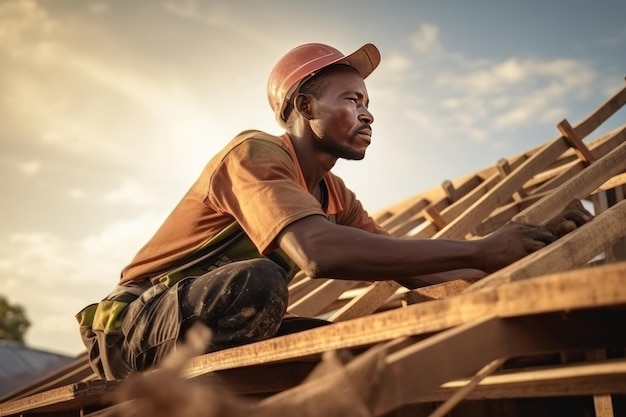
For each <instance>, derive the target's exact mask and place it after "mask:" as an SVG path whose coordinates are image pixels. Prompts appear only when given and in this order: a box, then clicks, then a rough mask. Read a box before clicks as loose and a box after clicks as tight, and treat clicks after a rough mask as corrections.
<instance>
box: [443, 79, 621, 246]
mask: <svg viewBox="0 0 626 417" xmlns="http://www.w3.org/2000/svg"><path fill="white" fill-rule="evenodd" d="M625 102H626V88H624V89H622V90H621V91H620V92H618V93H617V94H616V95H615V96H614V97H612V98H611V99H610V100H609V101H607V102H606V103H604V104H603V105H602V106H601V107H600V108H599V109H598V110H596V111H595V112H594V113H592V114H591V115H590V116H588V117H587V118H586V119H585V120H583V121H582V122H581V123H579V124H578V126H577V127H576V128H574V132H575V133H576V135H577V136H578V137H579V138H585V137H586V136H587V135H588V134H589V133H591V132H592V131H593V130H595V129H596V128H597V127H598V126H600V125H601V124H602V123H603V122H604V121H605V120H606V119H608V118H609V117H610V116H612V115H613V114H614V113H615V112H616V111H617V110H619V108H620V107H622V106H623V105H624V103H625ZM568 147H569V144H568V143H567V140H566V139H565V138H564V137H563V136H560V137H558V138H556V139H554V140H553V141H551V142H549V143H548V144H546V145H545V146H544V147H543V148H542V149H541V150H540V151H539V152H537V153H535V154H534V155H532V156H531V157H530V158H528V160H526V161H525V162H524V163H523V164H522V165H521V166H520V167H518V168H517V169H516V170H515V171H514V172H513V173H512V174H511V175H509V176H507V178H505V179H504V180H502V181H501V182H500V183H499V184H498V185H497V186H496V187H494V189H492V190H491V191H490V192H489V193H488V194H487V195H485V196H483V197H482V198H481V199H480V200H478V201H477V202H476V203H474V204H473V205H472V207H471V209H470V210H468V212H467V214H466V215H464V216H462V217H459V218H457V219H456V220H455V221H453V222H451V223H450V224H449V225H448V226H447V227H446V228H444V229H443V230H441V231H440V232H438V233H437V234H436V235H435V237H445V238H457V239H461V238H463V237H464V236H465V235H466V234H467V233H469V232H471V231H472V229H474V228H475V227H476V226H478V224H479V223H480V222H481V221H482V220H483V219H484V218H485V217H487V216H488V215H489V214H490V213H491V212H492V211H493V210H494V209H496V208H497V207H499V206H500V205H502V204H503V203H504V202H506V200H507V199H509V198H510V197H511V195H512V194H513V193H514V192H515V190H517V189H519V188H521V187H522V186H523V185H524V183H525V182H526V181H527V180H529V179H530V178H531V177H532V176H533V175H534V174H536V173H538V172H540V171H543V170H544V169H546V167H548V166H549V164H550V163H551V162H553V161H555V160H556V159H557V157H558V156H559V155H561V154H563V152H565V151H566V150H567V149H568Z"/></svg>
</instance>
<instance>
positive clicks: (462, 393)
mask: <svg viewBox="0 0 626 417" xmlns="http://www.w3.org/2000/svg"><path fill="white" fill-rule="evenodd" d="M504 362H505V359H496V360H494V361H492V362H491V363H489V364H487V365H486V366H485V367H483V368H482V369H481V370H480V371H478V372H477V373H476V375H474V377H473V378H472V379H471V380H470V381H468V383H467V384H465V385H464V386H462V387H461V388H460V389H459V390H458V391H457V392H455V393H454V394H452V396H451V397H450V398H448V399H447V400H446V401H445V402H444V403H443V404H441V405H440V406H439V407H437V409H436V410H435V411H434V412H433V413H432V414H431V415H430V417H444V416H445V415H446V414H448V412H450V411H451V410H452V409H453V408H454V407H455V406H456V405H457V404H458V403H460V402H461V401H462V400H463V399H465V398H466V397H467V396H468V395H469V394H470V393H471V392H472V391H473V390H474V389H475V388H476V386H477V385H478V384H479V383H480V382H481V381H482V380H483V379H485V377H487V376H489V375H491V374H492V373H494V372H495V371H496V370H497V369H498V368H500V367H501V366H502V364H503V363H504Z"/></svg>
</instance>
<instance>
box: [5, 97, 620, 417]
mask: <svg viewBox="0 0 626 417" xmlns="http://www.w3.org/2000/svg"><path fill="white" fill-rule="evenodd" d="M625 103H626V88H623V89H621V90H620V91H618V92H616V93H615V94H614V96H613V97H611V98H610V99H609V100H607V101H606V102H605V103H600V105H599V106H598V107H597V108H596V109H589V110H590V111H589V114H588V116H587V117H586V118H584V119H583V120H580V121H568V120H567V119H565V120H562V121H558V120H556V121H555V126H556V128H557V129H558V132H559V134H558V135H557V136H556V137H555V138H547V139H546V140H545V141H544V143H543V145H542V146H539V147H536V148H534V149H528V150H527V151H526V152H524V153H523V154H519V155H510V156H503V158H502V159H500V160H499V161H496V162H495V163H494V164H493V165H492V166H489V167H486V168H484V169H482V170H479V171H477V172H473V173H468V175H466V176H464V177H462V178H456V179H441V180H442V182H441V183H440V185H437V186H435V187H433V188H432V189H429V190H426V191H424V192H420V193H417V194H415V195H412V196H409V197H408V198H407V199H405V200H404V201H401V202H399V203H397V204H394V205H392V206H390V207H388V208H386V209H385V210H382V211H381V212H379V213H376V214H375V219H376V221H377V222H378V223H379V224H380V225H381V226H383V227H384V228H385V229H387V230H388V231H389V232H390V233H391V235H392V236H395V237H403V238H406V239H439V238H451V239H472V238H476V237H481V236H485V235H488V234H489V233H491V232H492V231H494V230H496V229H497V228H499V227H500V226H502V225H504V224H505V223H507V222H510V221H518V222H528V223H536V224H541V223H542V222H545V221H547V220H548V219H550V218H551V217H553V216H554V215H555V214H557V213H559V212H560V211H561V210H563V209H564V208H565V207H566V206H567V204H569V203H570V202H571V201H572V200H574V199H579V200H581V201H582V202H583V203H584V205H585V206H586V207H589V208H590V211H592V212H593V214H594V216H595V217H594V219H593V220H592V221H590V222H589V223H587V224H585V225H583V226H582V227H579V228H577V229H576V230H574V231H573V232H571V233H569V234H567V235H566V236H564V237H562V238H561V239H559V240H557V241H556V242H554V243H552V244H550V245H548V246H546V247H545V248H543V249H541V250H539V251H537V252H535V253H533V254H531V255H529V256H527V257H525V258H523V259H521V260H519V261H517V262H515V263H514V264H512V265H510V266H508V267H506V268H504V269H501V270H499V271H497V272H495V273H492V274H490V275H488V276H487V277H486V278H483V279H480V280H478V281H476V280H473V279H463V277H459V279H458V280H455V281H450V282H447V283H444V284H438V285H432V286H427V287H423V288H420V289H417V290H408V289H406V288H404V287H402V286H400V285H399V284H397V283H395V282H394V281H379V282H366V281H360V280H353V281H349V280H331V279H311V278H309V277H307V276H304V275H303V274H299V275H297V276H296V277H295V279H294V280H293V281H292V282H291V284H290V287H289V296H290V302H289V308H288V311H289V312H290V313H293V314H295V315H298V316H306V317H321V318H325V319H327V320H329V321H331V322H333V324H331V325H328V326H323V327H320V328H316V329H311V330H305V331H302V332H298V333H294V334H290V335H286V336H281V337H276V338H272V339H269V340H265V341H262V342H257V343H252V344H248V345H244V346H240V347H235V348H230V349H226V350H221V351H217V352H213V353H209V354H198V352H197V350H196V348H195V346H194V343H193V340H191V341H190V342H189V344H188V345H184V346H181V347H180V349H178V350H177V351H176V352H175V354H174V356H172V357H171V358H169V359H170V360H169V361H166V363H165V364H163V366H162V367H161V368H159V369H156V370H152V371H148V372H146V373H144V374H142V375H139V376H137V377H133V378H129V379H126V380H117V381H103V380H100V379H98V378H96V376H95V374H94V373H93V371H92V369H91V367H90V365H89V363H88V358H87V355H86V354H85V355H81V356H79V357H78V358H76V360H75V361H74V362H72V363H71V364H70V365H68V366H65V367H64V368H62V369H61V370H60V371H56V372H54V373H52V374H49V375H48V376H46V377H45V378H43V379H41V380H39V381H37V382H36V383H34V384H32V385H29V386H26V387H24V388H21V389H19V390H17V391H14V392H12V393H10V394H9V395H6V396H5V397H4V398H1V399H0V416H7V417H9V416H25V417H26V416H94V417H95V416H134V415H137V416H139V415H152V416H189V417H191V416H246V417H252V416H292V415H294V416H295V415H297V416H307V417H308V416H311V417H312V416H343V417H353V416H354V417H365V416H389V417H404V416H407V417H408V416H419V417H421V416H431V417H438V416H453V417H466V416H488V417H492V416H493V417H496V416H507V417H517V416H520V417H521V416H534V417H549V416H550V417H551V416H564V415H567V416H570V417H588V416H596V417H612V416H625V415H626V395H625V394H626V358H625V353H626V334H625V333H624V331H623V329H624V328H625V327H626V285H624V283H626V239H625V237H626V202H625V201H624V196H625V195H626V140H625V139H626V124H624V120H626V118H625V117H624V113H623V111H621V112H620V109H621V108H622V107H623V106H624V104H625ZM608 120H611V121H612V122H615V120H618V125H621V126H620V127H618V128H617V129H613V130H611V131H609V132H605V133H602V134H600V135H598V134H596V133H595V132H596V131H598V130H599V128H601V127H602V126H603V125H604V124H605V123H606V122H607V121H608ZM620 120H621V122H620ZM416 191H418V190H416ZM204 333H206V332H205V331H203V330H202V329H199V330H198V332H197V334H196V337H197V338H198V339H200V340H202V339H203V338H207V337H210V335H207V334H204Z"/></svg>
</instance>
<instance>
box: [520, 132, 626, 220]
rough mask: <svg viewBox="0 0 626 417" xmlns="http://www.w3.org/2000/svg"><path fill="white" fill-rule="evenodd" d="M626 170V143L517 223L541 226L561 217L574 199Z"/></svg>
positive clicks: (580, 174) (569, 181) (566, 183)
mask: <svg viewBox="0 0 626 417" xmlns="http://www.w3.org/2000/svg"><path fill="white" fill-rule="evenodd" d="M624 171H626V142H624V143H622V144H621V145H619V146H618V147H616V148H615V149H613V150H612V151H611V152H609V153H608V154H606V155H605V156H603V157H602V158H600V159H599V160H597V161H596V162H595V163H593V164H591V165H590V166H588V167H587V168H586V169H585V170H583V171H581V172H580V173H579V174H578V175H576V176H574V177H572V178H570V179H569V180H568V181H566V182H565V183H564V184H562V185H560V186H559V187H558V188H557V189H556V190H554V191H553V192H552V193H551V194H550V195H549V196H547V197H545V198H543V199H542V200H541V201H540V202H538V203H537V204H535V205H533V206H531V207H529V208H528V209H526V210H524V211H523V212H521V213H520V214H518V215H517V216H515V217H514V218H513V220H514V221H519V222H526V223H534V224H539V223H541V222H543V221H545V220H546V219H550V218H552V217H553V216H555V215H557V214H558V213H559V212H560V211H561V210H563V208H564V207H565V206H566V205H567V204H568V203H569V202H570V201H571V200H573V199H575V198H578V199H582V198H585V197H587V196H588V195H589V194H591V193H592V192H593V191H594V190H595V189H597V188H598V187H599V186H601V185H602V184H603V183H604V182H606V181H608V180H609V179H610V178H612V177H613V176H615V175H618V174H621V173H623V172H624Z"/></svg>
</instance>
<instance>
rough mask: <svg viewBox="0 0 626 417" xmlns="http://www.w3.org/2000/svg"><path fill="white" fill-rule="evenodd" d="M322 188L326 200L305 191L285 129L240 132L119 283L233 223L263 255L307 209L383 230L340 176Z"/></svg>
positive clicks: (164, 264) (168, 264) (168, 263)
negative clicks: (282, 132) (276, 133)
mask: <svg viewBox="0 0 626 417" xmlns="http://www.w3.org/2000/svg"><path fill="white" fill-rule="evenodd" d="M322 188H325V190H326V199H325V201H324V203H325V204H324V205H322V204H321V203H320V202H319V201H317V199H316V198H315V197H314V196H313V195H312V194H311V193H309V191H308V190H307V187H306V184H305V182H304V177H303V175H302V171H301V169H300V164H299V163H298V159H297V157H296V153H295V151H294V149H293V145H292V144H291V140H290V139H289V137H288V136H287V135H286V134H285V135H283V136H281V137H277V136H272V135H269V134H266V133H263V132H260V131H246V132H242V133H241V134H239V135H238V136H237V137H235V138H234V139H233V140H232V141H231V142H230V143H229V144H228V145H227V146H226V147H225V148H224V149H223V150H222V151H221V152H220V153H218V154H217V155H216V156H215V157H213V158H212V159H211V160H210V161H209V163H208V164H207V165H206V167H205V168H204V170H203V171H202V173H201V174H200V177H199V178H198V180H197V181H196V182H195V183H194V184H193V185H192V186H191V189H190V190H189V191H188V192H187V194H186V195H185V196H184V197H183V198H182V200H181V201H180V202H179V203H178V205H177V206H176V207H175V208H174V210H173V211H172V212H171V213H170V215H169V216H168V217H167V219H166V220H165V222H164V223H163V224H162V225H161V227H160V228H159V229H158V230H157V232H156V233H155V235H154V236H153V237H152V238H151V239H150V240H149V241H148V243H146V245H145V246H144V247H143V248H142V249H141V250H140V251H139V252H138V253H137V255H136V256H135V258H134V259H133V260H132V262H131V263H130V264H129V265H128V266H126V268H124V269H123V271H122V274H121V282H128V281H134V280H143V279H150V278H153V277H156V276H158V275H161V274H163V273H166V272H167V271H169V270H171V269H172V268H174V267H175V266H176V265H177V262H180V260H181V259H183V258H185V257H187V256H188V255H189V254H191V253H193V252H194V250H196V249H197V248H198V247H200V246H201V245H202V244H203V243H204V242H206V241H207V240H209V239H211V238H212V237H213V236H215V235H217V234H218V233H219V232H220V231H222V230H223V229H224V228H226V227H227V226H229V225H230V224H232V223H233V222H237V223H239V225H240V226H241V228H242V229H243V231H244V232H245V234H246V235H247V237H248V238H249V239H250V240H251V241H252V243H253V244H254V246H255V247H256V249H257V250H258V252H259V256H261V255H267V254H268V253H269V252H271V251H273V250H274V249H276V244H275V239H276V237H277V236H278V234H279V233H280V232H281V230H282V229H283V228H284V227H286V226H287V225H289V224H291V223H292V222H294V221H296V220H299V219H302V218H304V217H307V216H310V215H323V216H325V217H326V218H329V217H330V216H333V217H334V221H335V223H337V224H342V225H346V226H352V227H356V228H359V229H363V230H367V231H370V232H372V233H377V234H386V232H385V231H384V229H382V228H381V227H379V226H378V225H377V224H376V223H375V222H374V220H373V219H372V218H371V217H370V216H369V215H368V213H367V212H366V211H365V210H364V209H363V207H362V205H361V203H360V202H359V201H358V200H357V199H356V196H355V195H354V193H353V192H352V191H350V190H349V189H348V188H347V187H346V186H345V184H344V183H343V181H342V180H341V179H340V178H339V177H337V176H336V175H334V174H332V173H330V172H329V173H328V174H326V176H325V177H324V180H323V187H322Z"/></svg>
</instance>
